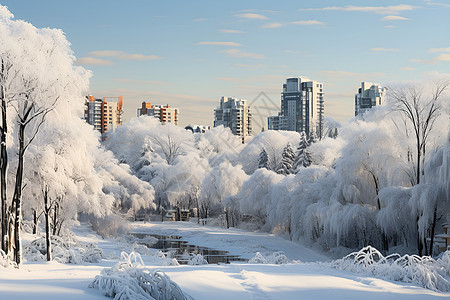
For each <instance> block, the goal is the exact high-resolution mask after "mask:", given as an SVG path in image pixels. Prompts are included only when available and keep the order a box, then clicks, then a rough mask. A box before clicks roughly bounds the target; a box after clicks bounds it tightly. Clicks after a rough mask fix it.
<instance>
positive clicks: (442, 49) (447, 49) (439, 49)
mask: <svg viewBox="0 0 450 300" xmlns="http://www.w3.org/2000/svg"><path fill="white" fill-rule="evenodd" d="M428 52H430V53H436V52H450V47H448V48H431V49H428Z"/></svg>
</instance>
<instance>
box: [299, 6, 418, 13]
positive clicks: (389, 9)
mask: <svg viewBox="0 0 450 300" xmlns="http://www.w3.org/2000/svg"><path fill="white" fill-rule="evenodd" d="M415 8H416V7H415V6H412V5H405V4H399V5H392V6H355V5H347V6H329V7H322V8H303V9H299V10H300V11H324V10H335V11H336V10H337V11H356V12H374V13H377V14H383V15H387V14H393V15H395V14H398V13H400V12H402V11H409V10H413V9H415Z"/></svg>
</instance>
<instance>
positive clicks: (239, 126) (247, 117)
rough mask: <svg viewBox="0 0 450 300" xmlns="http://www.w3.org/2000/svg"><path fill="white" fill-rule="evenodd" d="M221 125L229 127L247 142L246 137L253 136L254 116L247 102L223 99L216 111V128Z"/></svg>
mask: <svg viewBox="0 0 450 300" xmlns="http://www.w3.org/2000/svg"><path fill="white" fill-rule="evenodd" d="M220 125H223V126H224V127H229V128H230V129H231V132H232V133H233V134H235V135H238V136H240V137H242V142H245V140H246V137H248V136H250V135H251V134H252V114H251V110H250V106H249V105H247V100H242V99H236V98H232V97H222V98H221V99H220V105H219V107H217V108H216V109H215V110H214V127H216V126H220Z"/></svg>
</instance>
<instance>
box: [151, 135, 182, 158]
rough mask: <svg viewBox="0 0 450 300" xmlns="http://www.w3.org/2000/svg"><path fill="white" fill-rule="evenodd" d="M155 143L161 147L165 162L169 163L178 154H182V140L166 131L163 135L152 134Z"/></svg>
mask: <svg viewBox="0 0 450 300" xmlns="http://www.w3.org/2000/svg"><path fill="white" fill-rule="evenodd" d="M153 140H154V141H155V143H156V144H157V145H158V146H159V147H160V148H161V151H162V152H163V154H164V158H165V159H166V161H167V164H169V165H171V164H172V163H173V162H174V160H175V159H176V158H177V157H178V155H180V154H183V150H182V147H181V145H182V144H183V140H181V139H177V138H176V137H175V136H174V135H172V134H170V132H168V133H167V134H166V135H164V136H153Z"/></svg>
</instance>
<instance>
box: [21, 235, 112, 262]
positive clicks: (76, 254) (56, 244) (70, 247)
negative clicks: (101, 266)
mask: <svg viewBox="0 0 450 300" xmlns="http://www.w3.org/2000/svg"><path fill="white" fill-rule="evenodd" d="M51 244H52V246H51V251H52V258H53V260H54V261H57V262H59V263H73V264H82V263H84V262H88V263H98V262H99V261H100V259H102V258H104V253H103V250H102V249H100V248H98V247H97V245H96V244H92V243H86V244H85V243H80V242H78V241H77V240H76V239H75V238H73V237H70V236H69V237H64V238H61V237H59V236H51ZM24 252H25V257H26V258H27V260H28V261H45V260H46V254H47V246H46V243H45V238H43V237H42V238H38V239H36V240H34V241H32V242H31V243H30V244H29V245H26V246H25V251H24Z"/></svg>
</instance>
